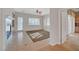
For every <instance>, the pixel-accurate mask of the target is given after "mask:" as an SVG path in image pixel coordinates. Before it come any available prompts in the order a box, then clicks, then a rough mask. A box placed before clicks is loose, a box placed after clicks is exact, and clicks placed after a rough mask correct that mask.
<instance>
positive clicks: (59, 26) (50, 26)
mask: <svg viewBox="0 0 79 59" xmlns="http://www.w3.org/2000/svg"><path fill="white" fill-rule="evenodd" d="M0 15H1V17H0V50H1V51H74V50H79V44H78V43H79V40H78V39H79V9H78V8H0Z"/></svg>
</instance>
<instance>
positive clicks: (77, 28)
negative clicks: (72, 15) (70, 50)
mask: <svg viewBox="0 0 79 59" xmlns="http://www.w3.org/2000/svg"><path fill="white" fill-rule="evenodd" d="M75 32H76V33H79V15H77V16H76V21H75Z"/></svg>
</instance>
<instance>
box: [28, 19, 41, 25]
mask: <svg viewBox="0 0 79 59" xmlns="http://www.w3.org/2000/svg"><path fill="white" fill-rule="evenodd" d="M29 25H40V19H39V18H29Z"/></svg>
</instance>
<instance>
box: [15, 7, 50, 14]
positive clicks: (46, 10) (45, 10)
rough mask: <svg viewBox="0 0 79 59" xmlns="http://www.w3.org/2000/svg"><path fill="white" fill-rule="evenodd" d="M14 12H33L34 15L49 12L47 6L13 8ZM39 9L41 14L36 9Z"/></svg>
mask: <svg viewBox="0 0 79 59" xmlns="http://www.w3.org/2000/svg"><path fill="white" fill-rule="evenodd" d="M14 10H15V11H16V12H22V13H27V14H34V15H47V14H49V13H50V9H49V8H14ZM37 10H38V11H41V14H39V13H37V12H36V11H37Z"/></svg>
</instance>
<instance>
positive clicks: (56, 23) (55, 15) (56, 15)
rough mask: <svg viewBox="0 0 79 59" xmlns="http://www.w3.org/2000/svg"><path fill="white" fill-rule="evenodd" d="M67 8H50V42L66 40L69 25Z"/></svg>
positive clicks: (59, 42)
mask: <svg viewBox="0 0 79 59" xmlns="http://www.w3.org/2000/svg"><path fill="white" fill-rule="evenodd" d="M66 20H67V9H59V8H52V9H50V24H51V28H50V40H49V44H51V45H55V44H61V43H63V42H64V41H65V40H66V37H67V33H68V32H67V31H68V25H67V23H68V22H67V21H66Z"/></svg>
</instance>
